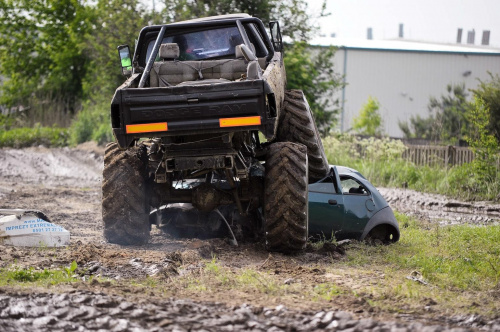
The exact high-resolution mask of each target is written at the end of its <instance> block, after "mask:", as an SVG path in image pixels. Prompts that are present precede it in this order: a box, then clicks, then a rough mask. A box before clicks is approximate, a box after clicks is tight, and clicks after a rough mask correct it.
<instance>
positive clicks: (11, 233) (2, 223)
mask: <svg viewBox="0 0 500 332" xmlns="http://www.w3.org/2000/svg"><path fill="white" fill-rule="evenodd" d="M0 215H5V217H2V218H0V244H7V245H14V246H19V247H61V246H67V245H69V240H70V234H69V231H68V230H66V229H65V228H64V227H61V226H59V225H56V224H53V223H51V222H50V221H49V218H47V217H46V216H45V215H44V214H43V213H41V212H40V211H36V210H22V209H12V210H6V209H0Z"/></svg>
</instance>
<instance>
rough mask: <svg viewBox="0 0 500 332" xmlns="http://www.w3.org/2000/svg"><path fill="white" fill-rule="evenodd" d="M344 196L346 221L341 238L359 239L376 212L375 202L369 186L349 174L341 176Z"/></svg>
mask: <svg viewBox="0 0 500 332" xmlns="http://www.w3.org/2000/svg"><path fill="white" fill-rule="evenodd" d="M340 186H341V190H342V194H343V197H344V209H345V216H344V223H343V227H342V233H341V236H340V237H341V238H352V239H358V238H359V237H360V236H361V234H362V233H363V230H364V229H365V226H366V224H367V223H368V221H369V220H370V218H371V217H372V216H373V214H374V213H375V204H374V202H373V198H372V194H371V192H370V191H369V190H368V188H367V187H366V186H365V185H363V184H362V183H361V181H359V180H357V179H355V178H354V177H352V176H349V175H341V176H340Z"/></svg>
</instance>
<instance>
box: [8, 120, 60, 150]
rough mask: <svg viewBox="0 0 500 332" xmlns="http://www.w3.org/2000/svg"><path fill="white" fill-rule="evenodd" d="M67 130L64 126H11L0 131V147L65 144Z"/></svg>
mask: <svg viewBox="0 0 500 332" xmlns="http://www.w3.org/2000/svg"><path fill="white" fill-rule="evenodd" d="M68 138H69V131H68V129H66V128H58V127H41V126H40V125H35V127H33V128H26V127H23V128H13V129H10V130H5V131H1V132H0V147H13V148H23V147H29V146H36V145H45V146H66V145H67V144H68Z"/></svg>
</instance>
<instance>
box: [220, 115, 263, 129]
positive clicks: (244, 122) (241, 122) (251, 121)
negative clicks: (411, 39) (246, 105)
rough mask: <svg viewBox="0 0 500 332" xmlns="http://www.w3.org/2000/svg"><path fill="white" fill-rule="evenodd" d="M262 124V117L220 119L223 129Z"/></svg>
mask: <svg viewBox="0 0 500 332" xmlns="http://www.w3.org/2000/svg"><path fill="white" fill-rule="evenodd" d="M260 123H261V122H260V116H247V117H243V118H224V119H219V125H220V126H221V127H241V126H259V125H260Z"/></svg>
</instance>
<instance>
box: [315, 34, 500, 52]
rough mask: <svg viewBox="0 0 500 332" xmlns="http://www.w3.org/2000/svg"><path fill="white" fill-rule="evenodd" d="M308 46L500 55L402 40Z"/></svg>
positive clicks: (326, 40) (318, 41)
mask: <svg viewBox="0 0 500 332" xmlns="http://www.w3.org/2000/svg"><path fill="white" fill-rule="evenodd" d="M309 44H310V45H312V46H336V47H339V48H346V49H360V50H379V51H399V52H435V53H460V54H463V53H467V54H483V55H500V49H498V48H493V47H489V46H474V45H467V44H435V43H428V42H419V41H410V40H404V39H394V40H368V39H343V38H333V37H316V38H314V39H313V40H312V41H311V42H310V43H309Z"/></svg>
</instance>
